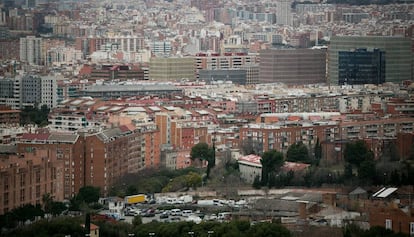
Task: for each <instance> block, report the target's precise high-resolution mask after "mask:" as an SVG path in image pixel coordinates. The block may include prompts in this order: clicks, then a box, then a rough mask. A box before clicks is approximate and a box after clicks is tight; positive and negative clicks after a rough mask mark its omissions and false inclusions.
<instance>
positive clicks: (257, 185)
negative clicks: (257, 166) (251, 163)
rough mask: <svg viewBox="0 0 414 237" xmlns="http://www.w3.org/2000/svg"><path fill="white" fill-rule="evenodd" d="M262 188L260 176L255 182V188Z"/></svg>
mask: <svg viewBox="0 0 414 237" xmlns="http://www.w3.org/2000/svg"><path fill="white" fill-rule="evenodd" d="M261 186H262V185H261V181H260V175H256V177H254V180H253V188H255V189H260V187H261Z"/></svg>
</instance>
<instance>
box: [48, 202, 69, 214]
mask: <svg viewBox="0 0 414 237" xmlns="http://www.w3.org/2000/svg"><path fill="white" fill-rule="evenodd" d="M67 209H68V208H67V207H66V205H65V204H64V203H63V202H52V203H51V205H50V214H52V215H53V216H57V215H60V214H61V213H62V212H63V211H65V210H67Z"/></svg>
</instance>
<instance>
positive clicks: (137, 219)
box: [132, 216, 142, 227]
mask: <svg viewBox="0 0 414 237" xmlns="http://www.w3.org/2000/svg"><path fill="white" fill-rule="evenodd" d="M132 225H133V226H134V227H137V226H139V225H142V217H141V216H134V219H133V220H132Z"/></svg>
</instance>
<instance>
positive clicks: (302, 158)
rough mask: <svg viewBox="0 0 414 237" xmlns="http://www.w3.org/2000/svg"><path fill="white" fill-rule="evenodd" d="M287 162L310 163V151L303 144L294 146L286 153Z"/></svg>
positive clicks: (298, 143)
mask: <svg viewBox="0 0 414 237" xmlns="http://www.w3.org/2000/svg"><path fill="white" fill-rule="evenodd" d="M286 160H287V161H292V162H303V163H309V151H308V148H307V147H306V145H305V144H303V142H297V143H294V144H292V145H291V146H290V147H289V148H288V150H287V152H286Z"/></svg>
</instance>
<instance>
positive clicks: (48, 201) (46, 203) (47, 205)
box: [42, 193, 53, 213]
mask: <svg viewBox="0 0 414 237" xmlns="http://www.w3.org/2000/svg"><path fill="white" fill-rule="evenodd" d="M52 203H53V197H52V195H51V194H50V193H45V194H43V195H42V205H43V211H44V212H45V213H50V212H51V206H52Z"/></svg>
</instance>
